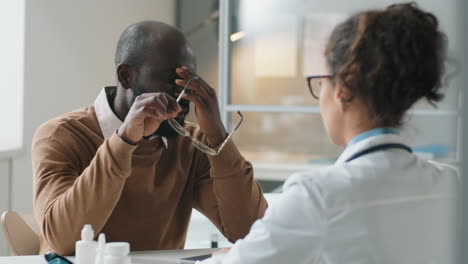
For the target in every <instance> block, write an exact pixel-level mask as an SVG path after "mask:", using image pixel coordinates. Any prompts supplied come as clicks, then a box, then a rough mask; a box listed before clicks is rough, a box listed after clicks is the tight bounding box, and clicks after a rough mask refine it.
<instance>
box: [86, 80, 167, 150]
mask: <svg viewBox="0 0 468 264" xmlns="http://www.w3.org/2000/svg"><path fill="white" fill-rule="evenodd" d="M115 89H116V87H115V86H108V87H104V88H103V89H102V90H101V92H100V93H99V95H98V96H97V97H96V100H95V101H94V110H95V112H96V117H97V120H98V122H99V127H100V128H101V131H102V135H103V136H104V139H106V138H110V137H111V136H112V135H113V134H114V133H115V131H116V130H117V129H118V128H119V127H120V126H122V124H123V122H122V120H120V119H119V118H118V117H117V115H115V113H114V111H113V110H112V108H111V106H110V104H109V100H108V95H109V94H111V93H113V92H115ZM161 139H162V141H163V142H164V146H165V147H166V148H167V147H168V142H167V138H166V137H162V138H161Z"/></svg>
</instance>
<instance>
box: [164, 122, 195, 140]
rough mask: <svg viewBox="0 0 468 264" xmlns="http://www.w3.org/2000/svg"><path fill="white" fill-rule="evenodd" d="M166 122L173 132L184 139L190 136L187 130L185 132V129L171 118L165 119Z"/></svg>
mask: <svg viewBox="0 0 468 264" xmlns="http://www.w3.org/2000/svg"><path fill="white" fill-rule="evenodd" d="M167 122H168V123H169V125H170V126H171V127H172V129H174V130H175V132H177V133H178V134H179V135H181V136H184V137H188V136H190V133H189V132H188V131H187V130H185V128H184V127H183V126H181V125H180V124H179V122H177V121H175V120H174V119H173V118H169V119H167Z"/></svg>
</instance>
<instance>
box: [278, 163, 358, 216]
mask: <svg viewBox="0 0 468 264" xmlns="http://www.w3.org/2000/svg"><path fill="white" fill-rule="evenodd" d="M288 192H301V193H302V194H303V195H306V196H308V197H309V198H311V199H314V200H315V199H317V198H318V199H319V200H321V201H322V203H323V206H324V208H327V207H329V206H332V207H334V206H335V205H336V202H338V201H337V199H340V200H341V199H343V198H344V197H347V196H348V195H351V194H352V192H353V190H352V179H351V178H350V173H349V172H348V171H347V169H344V168H341V167H339V166H338V167H337V166H329V167H325V168H319V169H315V170H310V171H303V172H298V173H295V174H292V175H291V176H290V177H289V178H288V180H287V181H286V182H285V183H284V185H283V193H288ZM344 199H346V198H344Z"/></svg>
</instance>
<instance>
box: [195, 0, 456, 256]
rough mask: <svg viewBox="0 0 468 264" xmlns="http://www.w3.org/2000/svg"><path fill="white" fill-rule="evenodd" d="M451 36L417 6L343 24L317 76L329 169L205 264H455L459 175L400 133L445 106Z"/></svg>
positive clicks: (289, 190)
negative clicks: (409, 119)
mask: <svg viewBox="0 0 468 264" xmlns="http://www.w3.org/2000/svg"><path fill="white" fill-rule="evenodd" d="M445 47H446V38H445V37H444V34H443V33H442V32H440V31H439V27H438V21H437V19H436V17H435V16H434V15H432V14H431V13H427V12H424V11H422V10H421V9H419V8H418V7H417V6H415V5H414V4H396V5H392V6H389V7H388V8H386V9H385V10H372V11H366V12H361V13H359V14H356V15H354V16H352V17H350V18H349V19H347V20H346V21H344V22H343V23H341V24H339V25H338V26H337V27H336V28H335V29H334V31H333V32H332V34H331V36H330V39H329V41H328V44H327V47H326V52H325V57H326V61H327V64H328V65H327V66H328V68H329V71H330V75H327V76H312V77H309V78H308V81H309V87H310V88H311V92H312V95H313V96H314V97H316V98H318V99H319V102H320V109H321V114H322V117H323V122H324V125H325V128H326V131H327V133H328V136H329V137H330V139H331V141H332V142H333V143H335V144H337V145H339V146H346V149H345V150H344V152H343V153H342V154H341V156H340V157H339V159H338V161H337V162H336V163H335V164H334V165H333V166H330V167H328V168H326V169H321V170H315V171H310V172H305V173H300V174H297V175H294V176H292V177H291V178H290V179H288V181H287V182H286V183H285V187H284V192H283V194H282V196H281V198H280V200H279V201H278V202H276V203H275V204H274V206H272V207H271V208H269V209H268V210H267V211H266V213H265V216H264V218H263V219H260V220H258V221H257V222H255V223H254V225H253V226H252V228H251V230H250V233H249V234H248V235H247V237H246V238H245V239H243V240H239V241H237V242H236V244H235V245H234V246H233V247H232V248H231V250H230V251H228V252H227V253H226V254H221V255H218V256H215V257H213V258H211V259H208V260H205V261H204V262H202V263H243V264H247V263H278V264H279V263H282V264H284V263H295V264H296V263H380V264H381V263H450V262H452V261H453V259H452V258H453V254H452V251H451V250H452V249H453V248H455V246H454V238H453V236H452V231H453V229H452V227H453V224H452V219H453V218H452V212H453V211H452V209H453V207H454V195H455V191H454V190H455V185H456V184H457V181H458V179H457V177H458V176H457V172H456V170H455V169H454V168H452V167H450V166H448V165H445V164H440V163H437V162H434V161H427V160H423V159H420V158H418V157H417V156H415V155H414V154H413V153H411V149H410V148H409V147H407V143H406V142H405V139H404V138H402V137H401V136H400V135H399V132H398V128H400V127H401V125H402V121H403V118H404V116H405V113H406V111H408V109H409V108H410V107H411V106H412V105H414V103H415V102H417V101H418V100H419V99H427V101H429V102H430V103H432V104H434V103H436V102H438V101H440V100H441V99H442V95H441V93H440V91H439V90H440V88H441V78H442V77H441V76H442V74H443V71H444V66H443V65H444V58H445Z"/></svg>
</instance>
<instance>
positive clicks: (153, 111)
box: [117, 93, 182, 145]
mask: <svg viewBox="0 0 468 264" xmlns="http://www.w3.org/2000/svg"><path fill="white" fill-rule="evenodd" d="M181 110H182V109H181V108H180V106H179V104H178V103H177V102H176V100H175V99H174V98H172V97H171V96H170V95H168V94H165V93H145V94H142V95H140V96H137V97H136V99H135V102H133V105H132V107H131V108H130V111H128V114H127V116H126V117H125V121H124V123H123V124H122V126H121V127H120V128H119V129H118V131H117V133H118V134H119V136H120V137H121V138H122V139H123V140H124V141H126V142H127V143H130V144H134V145H135V144H137V143H138V141H140V140H141V138H142V137H143V136H148V135H151V134H152V133H154V131H156V130H157V129H158V128H159V124H161V122H162V121H164V120H166V119H168V118H171V117H176V116H177V114H178V113H179V112H180V111H181Z"/></svg>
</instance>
